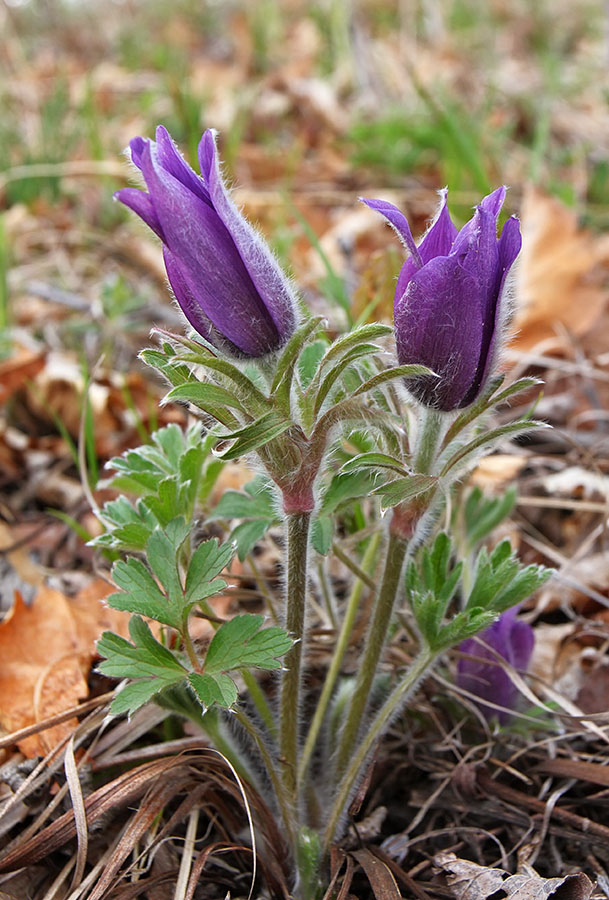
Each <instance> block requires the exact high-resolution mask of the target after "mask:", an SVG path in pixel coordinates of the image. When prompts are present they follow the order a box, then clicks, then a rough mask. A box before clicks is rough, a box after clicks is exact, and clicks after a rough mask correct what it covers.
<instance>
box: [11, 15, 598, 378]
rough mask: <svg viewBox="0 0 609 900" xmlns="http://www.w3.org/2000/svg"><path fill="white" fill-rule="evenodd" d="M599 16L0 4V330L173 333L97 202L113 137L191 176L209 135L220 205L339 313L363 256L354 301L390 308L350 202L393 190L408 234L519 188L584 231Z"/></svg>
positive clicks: (69, 334) (590, 193)
mask: <svg viewBox="0 0 609 900" xmlns="http://www.w3.org/2000/svg"><path fill="white" fill-rule="evenodd" d="M608 16H609V14H608V12H607V7H606V4H604V3H603V2H602V0H580V2H578V3H572V2H568V0H490V2H486V3H481V2H479V0H315V2H300V0H257V2H253V0H251V2H248V0H171V2H170V0H140V2H138V0H107V2H104V3H101V2H99V0H83V2H75V0H2V3H1V4H0V29H1V31H2V34H3V36H4V38H3V46H2V51H1V55H0V105H1V109H2V116H1V117H0V211H1V214H2V219H3V222H2V227H1V228H0V267H1V269H2V273H1V274H2V277H1V278H0V329H2V328H3V327H4V326H6V325H7V324H8V323H9V322H12V323H13V324H20V325H23V326H25V327H26V328H29V329H32V333H33V335H34V336H41V332H42V331H44V327H45V323H44V322H41V318H40V313H41V309H44V310H49V308H51V309H54V308H53V307H52V303H53V300H55V301H58V302H59V305H60V307H63V308H65V307H66V304H67V306H68V307H69V308H70V309H71V313H70V316H69V317H65V316H60V318H62V319H63V320H65V319H66V318H68V319H69V321H67V322H66V321H64V323H63V326H62V336H61V341H62V342H63V341H66V340H67V342H68V346H70V345H73V346H76V345H77V346H78V347H79V348H82V346H83V345H82V339H83V331H84V332H86V333H87V334H89V335H91V334H92V333H94V332H95V333H96V334H97V331H99V329H101V330H102V332H104V336H103V337H102V338H101V339H99V336H98V337H95V338H91V337H89V338H88V339H87V338H86V335H85V346H87V340H89V344H90V347H89V350H90V351H91V352H93V353H97V352H98V351H99V349H100V346H103V347H105V349H106V350H107V351H109V352H111V353H112V354H116V352H117V347H116V342H115V340H114V337H115V333H116V332H117V331H118V332H120V333H121V334H124V333H125V331H129V330H130V329H132V328H135V327H136V326H137V325H139V326H142V325H143V324H144V323H145V322H146V317H147V315H149V313H150V305H151V304H152V305H153V306H154V307H157V306H158V305H159V303H160V304H161V306H163V305H164V308H165V313H164V315H166V316H168V317H169V318H171V314H172V310H171V307H170V306H169V304H168V302H166V292H165V291H164V287H163V272H162V266H161V264H160V261H159V258H158V252H157V249H156V248H155V245H154V243H153V242H152V240H150V239H149V238H148V237H147V236H145V235H144V232H143V230H142V229H141V228H140V227H139V226H138V225H136V224H135V222H134V221H133V220H131V221H130V220H129V217H128V214H127V212H126V211H125V210H124V209H122V208H120V207H119V206H118V205H117V204H114V203H113V201H112V193H113V191H114V190H115V189H116V188H117V187H119V186H121V185H123V184H124V183H125V182H126V181H127V180H128V179H130V178H132V177H133V175H132V173H131V171H130V169H129V167H128V166H127V164H126V163H125V162H124V157H122V156H121V154H122V152H123V150H124V148H125V146H126V145H127V143H128V141H129V139H130V138H131V137H132V136H134V135H136V134H142V135H150V136H152V135H153V132H154V128H155V126H156V124H158V123H159V122H162V123H163V124H165V125H166V126H167V127H168V128H169V130H170V131H171V133H172V134H173V136H174V138H175V139H176V141H177V142H178V143H179V145H180V147H181V149H182V150H183V152H184V153H185V155H186V156H187V158H188V159H189V161H190V162H191V163H192V164H193V165H196V152H197V144H198V140H199V138H200V134H201V132H202V131H203V129H205V128H207V127H215V128H217V129H218V130H219V131H220V135H221V138H220V140H221V148H222V153H223V157H224V159H225V161H226V166H227V169H228V171H229V174H230V175H231V177H232V178H233V179H234V181H235V183H236V185H238V187H239V193H238V199H239V200H240V202H242V203H243V204H244V206H245V208H246V211H247V212H248V213H249V214H251V215H252V217H253V218H254V219H255V220H256V221H258V222H259V223H260V225H261V227H262V228H263V230H264V231H265V232H266V233H267V234H268V235H269V236H270V237H271V240H272V243H273V246H274V248H275V250H276V251H277V253H278V254H279V256H280V258H281V259H282V262H283V263H284V264H285V265H286V266H287V267H288V268H289V269H290V270H291V272H292V273H293V274H294V275H295V276H296V277H297V278H298V280H299V282H300V283H301V284H302V285H303V288H304V290H305V296H306V292H307V290H309V291H312V292H313V293H314V294H317V295H321V297H322V301H321V302H326V301H327V302H329V303H330V304H332V303H333V302H334V301H335V300H337V298H338V301H339V304H340V303H342V304H343V306H344V305H345V303H344V300H345V296H347V297H348V298H349V302H351V299H352V298H353V296H354V294H357V287H356V286H357V283H358V280H359V279H360V276H361V275H362V272H363V273H364V276H365V277H366V269H367V267H368V263H369V259H370V257H371V252H373V251H375V250H378V249H379V247H380V246H381V243H382V242H383V243H384V246H385V248H386V249H385V253H384V254H383V257H382V260H381V262H378V261H377V262H375V266H376V268H375V271H374V272H373V275H372V282H373V285H372V287H370V286H369V290H368V294H367V295H366V296H364V297H363V298H361V297H360V300H359V301H358V299H357V296H356V297H355V300H354V301H353V302H354V304H355V306H356V307H357V303H358V302H359V304H360V307H364V308H365V307H366V302H367V301H369V300H370V295H371V293H374V291H375V290H376V291H377V292H378V290H380V288H382V290H381V293H383V295H387V296H388V295H389V293H390V286H391V279H392V278H393V276H394V274H395V271H396V270H397V266H398V264H399V259H400V251H399V248H397V247H391V246H389V247H387V245H388V244H391V241H387V235H386V233H384V232H383V231H382V229H380V227H378V226H377V227H376V229H374V230H373V235H372V236H370V235H367V237H366V239H365V240H362V228H363V226H361V224H360V223H359V221H358V220H357V215H358V214H359V211H358V206H357V203H356V197H357V195H358V194H360V193H364V192H365V193H368V194H371V193H378V192H379V191H383V190H385V191H390V192H393V194H394V198H395V200H396V202H397V201H401V202H402V203H403V204H404V205H405V206H406V208H407V211H408V213H409V215H410V217H411V218H412V219H413V220H414V222H415V226H416V227H417V228H418V230H419V231H420V230H422V229H423V228H424V227H425V223H426V221H427V220H428V218H429V215H430V213H431V212H432V211H433V206H434V199H433V191H435V190H437V189H438V188H441V187H442V186H444V185H445V184H448V185H450V188H451V207H452V210H453V213H454V215H455V217H456V219H457V220H461V221H464V220H465V219H466V218H467V217H468V216H469V212H470V209H471V206H472V205H473V204H474V203H475V202H476V201H477V199H478V198H479V196H480V195H481V194H483V193H485V192H488V191H489V190H491V189H492V188H493V187H494V186H496V185H497V184H499V183H502V182H503V183H507V184H510V185H512V191H511V193H510V196H509V201H508V207H510V208H508V209H507V212H511V211H514V210H518V208H519V203H520V197H521V193H522V191H523V189H524V187H525V185H527V184H534V185H537V186H539V187H541V188H543V189H544V190H546V191H548V192H549V193H551V194H554V195H555V196H557V197H559V198H560V199H561V201H563V202H564V203H565V204H567V205H568V206H571V207H572V208H573V209H574V210H575V211H576V212H577V214H578V215H579V216H580V218H581V219H583V220H584V222H585V223H586V224H589V225H591V226H592V227H593V228H595V229H599V230H601V229H603V228H604V227H606V226H607V224H608V221H609V212H608V206H607V198H608V195H609V116H608V115H607V112H608V109H607V106H608V99H609V96H608V95H609V85H608V83H607V79H606V71H607V65H608V63H609V36H608V35H609V24H608ZM333 230H334V231H335V232H336V234H337V236H338V242H339V252H338V255H337V256H335V257H334V258H333V257H332V254H329V253H328V251H327V248H326V247H325V245H324V243H323V241H321V243H318V239H320V238H321V236H322V235H326V234H328V233H329V232H332V231H333ZM337 271H338V275H337ZM365 277H364V280H365ZM32 282H35V287H36V286H37V290H34V291H32ZM40 282H43V284H44V285H46V296H43V297H42V298H41V297H40V295H41V294H43V295H44V293H45V290H44V289H41V288H40ZM49 285H50V287H49ZM383 285H384V287H382V286H383ZM58 291H59V292H63V294H62V293H59V294H58V293H57V292H58ZM32 293H33V294H34V295H36V294H38V303H34V302H31V296H32ZM360 293H361V290H360ZM49 294H51V295H53V294H54V297H53V296H49ZM26 297H28V298H30V299H29V300H28V302H27V303H24V304H22V302H21V301H22V300H24V298H26ZM70 298H71V299H72V301H73V302H72V304H71V307H70V302H69V300H70ZM312 302H313V303H314V302H315V299H313V301H312ZM49 303H51V307H49ZM79 303H80V307H79ZM40 304H42V307H40ZM74 307H76V314H74ZM380 309H381V311H382V309H383V307H382V304H381V307H380ZM138 311H139V312H138ZM91 312H92V313H93V315H91ZM360 312H361V309H360ZM135 330H136V331H137V328H136V329H135ZM47 337H48V335H47ZM118 349H120V348H118ZM90 355H91V354H89V356H90ZM126 360H127V357H125V362H120V353H119V354H118V357H117V361H116V364H117V365H119V366H121V365H126V364H127V363H126Z"/></svg>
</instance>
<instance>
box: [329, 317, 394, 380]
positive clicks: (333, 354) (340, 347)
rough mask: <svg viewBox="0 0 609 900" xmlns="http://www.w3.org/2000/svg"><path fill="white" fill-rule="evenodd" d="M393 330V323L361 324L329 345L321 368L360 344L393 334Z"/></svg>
mask: <svg viewBox="0 0 609 900" xmlns="http://www.w3.org/2000/svg"><path fill="white" fill-rule="evenodd" d="M392 331H393V328H392V327H391V325H383V324H382V323H380V322H373V323H371V324H368V325H360V326H359V327H358V328H354V329H353V331H350V332H349V333H348V334H345V335H343V336H342V337H339V338H337V339H336V340H335V341H334V342H333V343H332V344H331V345H330V347H328V350H327V351H326V355H325V356H324V358H323V359H322V361H321V365H320V369H324V368H325V367H326V366H327V365H328V363H331V362H334V361H335V360H337V359H340V358H341V357H342V356H343V354H345V353H348V352H349V351H350V350H352V349H353V348H356V347H357V346H358V344H365V343H369V342H370V341H375V340H376V339H377V338H380V337H386V336H387V335H389V334H391V333H392Z"/></svg>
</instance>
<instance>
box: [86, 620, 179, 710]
mask: <svg viewBox="0 0 609 900" xmlns="http://www.w3.org/2000/svg"><path fill="white" fill-rule="evenodd" d="M129 633H130V636H131V640H132V641H133V644H130V643H129V641H126V640H125V639H124V638H122V637H119V635H117V634H113V633H112V632H111V631H106V632H104V634H103V635H102V636H101V638H100V640H99V641H98V644H97V651H98V653H99V655H100V656H102V657H105V659H104V661H103V662H101V663H100V665H99V667H98V668H99V671H100V672H101V673H102V674H103V675H107V676H109V677H111V678H135V679H140V681H138V682H137V683H138V684H140V685H141V686H140V687H136V686H135V685H127V688H125V690H127V695H126V697H123V699H122V700H119V697H120V696H121V695H122V694H123V693H124V691H123V692H121V694H119V695H118V696H117V697H116V698H115V702H114V703H113V707H112V712H133V711H134V710H135V709H137V708H138V707H139V706H142V705H143V704H144V703H146V702H147V701H148V700H149V699H150V698H151V697H152V696H153V695H154V694H155V693H158V692H159V691H162V690H163V689H164V688H166V687H169V686H170V685H174V684H176V683H177V682H179V681H182V679H183V678H184V677H185V676H186V674H187V671H186V669H185V668H184V666H182V664H181V663H180V662H179V661H178V660H177V659H176V657H175V656H174V654H173V653H171V651H170V650H168V649H167V648H166V647H163V645H162V644H160V643H159V642H158V641H157V640H156V639H155V638H154V636H153V634H152V632H151V631H150V628H149V627H148V625H146V623H145V622H144V621H143V620H142V619H141V618H140V617H139V616H132V618H131V621H130V623H129Z"/></svg>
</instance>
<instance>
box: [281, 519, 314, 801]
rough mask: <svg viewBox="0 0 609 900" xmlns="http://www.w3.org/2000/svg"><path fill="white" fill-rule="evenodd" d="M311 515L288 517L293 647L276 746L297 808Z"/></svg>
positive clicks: (288, 616) (288, 611) (288, 618)
mask: <svg viewBox="0 0 609 900" xmlns="http://www.w3.org/2000/svg"><path fill="white" fill-rule="evenodd" d="M310 522H311V513H310V512H297V513H291V514H289V515H288V516H287V563H286V565H287V577H286V623H285V624H286V628H287V630H288V631H289V632H290V634H291V636H292V637H293V638H294V645H293V647H292V649H291V650H290V651H289V653H288V654H287V655H286V658H285V667H286V668H285V671H284V672H283V673H282V678H281V707H280V717H279V747H280V752H281V756H282V762H283V784H284V787H285V789H286V791H287V793H288V795H289V796H290V797H291V798H292V801H293V803H294V804H295V805H296V799H297V798H296V784H297V765H298V731H299V725H300V706H301V704H300V693H301V690H300V666H301V661H302V651H303V643H304V632H305V605H306V593H307V554H308V544H309V525H310Z"/></svg>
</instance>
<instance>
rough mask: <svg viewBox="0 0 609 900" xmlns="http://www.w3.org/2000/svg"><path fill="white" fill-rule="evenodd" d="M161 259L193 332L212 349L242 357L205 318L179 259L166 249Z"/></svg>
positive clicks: (237, 349) (164, 248) (236, 348)
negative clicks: (203, 339) (215, 348)
mask: <svg viewBox="0 0 609 900" xmlns="http://www.w3.org/2000/svg"><path fill="white" fill-rule="evenodd" d="M163 259H164V260H165V269H166V271H167V278H168V279H169V284H170V285H171V289H172V291H173V293H174V295H175V298H176V300H177V301H178V304H179V306H180V309H181V310H182V312H183V313H184V315H185V316H186V318H187V319H188V321H189V322H190V324H191V325H192V327H193V328H194V329H195V331H197V332H198V333H199V334H200V335H202V337H204V338H205V339H206V340H208V341H209V343H210V344H213V346H214V347H218V348H219V349H225V350H228V351H229V352H231V353H233V354H234V355H237V356H240V355H242V354H241V351H240V350H239V348H238V347H235V345H234V344H232V343H231V342H230V341H228V340H227V339H226V338H225V337H224V335H223V334H221V333H220V332H219V331H218V329H217V328H215V327H214V326H213V324H212V323H211V321H210V320H209V319H208V318H207V316H206V315H205V313H204V312H203V309H202V308H201V304H200V303H199V301H198V299H197V297H195V295H194V294H193V292H192V291H191V289H190V285H189V284H188V279H187V277H186V276H185V275H184V273H183V272H182V268H181V266H180V261H179V259H178V258H177V257H176V256H174V255H173V253H172V252H171V250H168V249H167V247H163Z"/></svg>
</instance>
